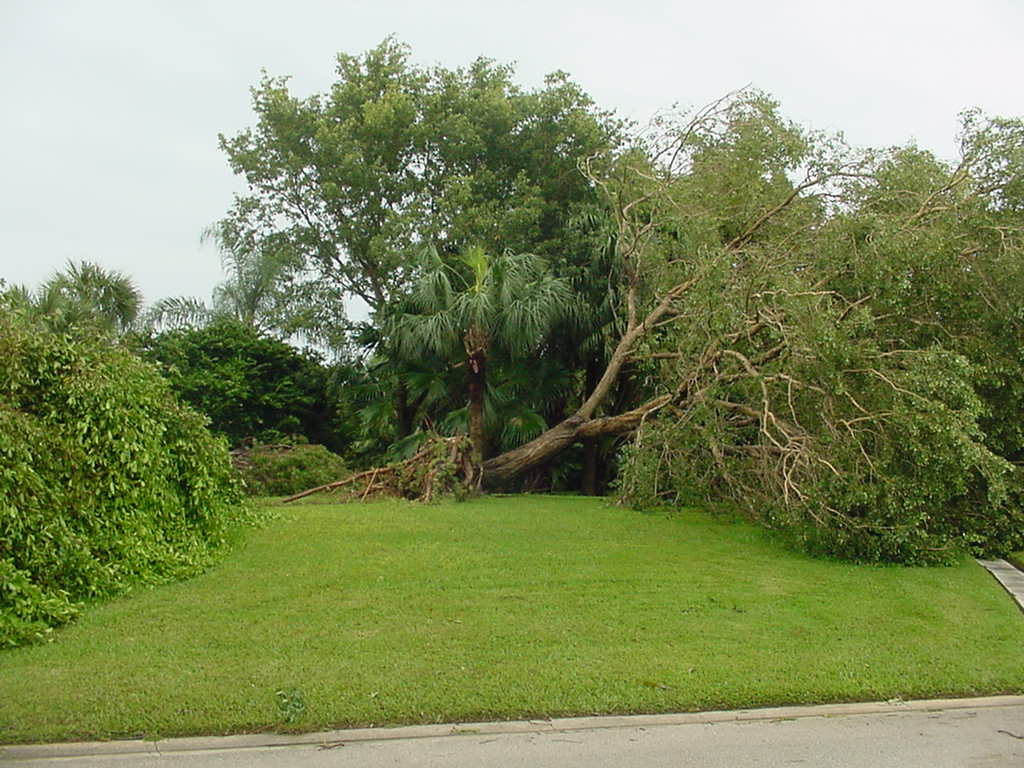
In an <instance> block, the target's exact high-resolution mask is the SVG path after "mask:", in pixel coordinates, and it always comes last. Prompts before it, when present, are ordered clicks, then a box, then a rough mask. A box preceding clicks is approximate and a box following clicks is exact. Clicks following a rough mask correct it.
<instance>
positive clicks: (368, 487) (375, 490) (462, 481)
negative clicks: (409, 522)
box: [281, 435, 481, 504]
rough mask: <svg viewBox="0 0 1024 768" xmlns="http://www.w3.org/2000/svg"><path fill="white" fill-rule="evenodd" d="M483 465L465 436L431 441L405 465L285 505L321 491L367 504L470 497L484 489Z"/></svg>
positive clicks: (328, 487)
mask: <svg viewBox="0 0 1024 768" xmlns="http://www.w3.org/2000/svg"><path fill="white" fill-rule="evenodd" d="M480 478H481V469H480V465H479V464H478V463H476V462H474V461H473V458H472V444H471V443H470V440H469V438H468V437H466V436H465V435H459V436H456V437H442V436H440V435H433V436H431V437H430V438H428V439H427V441H426V442H425V443H424V444H423V447H421V448H420V449H419V450H418V451H417V452H416V454H415V455H414V456H412V457H411V458H408V459H406V460H405V461H400V462H396V463H394V464H388V465H386V466H383V467H375V468H373V469H368V470H366V471H365V472H359V473H357V474H354V475H352V476H350V477H347V478H344V479H342V480H336V481H334V482H333V483H327V484H326V485H320V486H317V487H316V488H310V489H308V490H305V491H302V493H297V494H295V495H294V496H291V497H289V498H287V499H285V500H284V501H282V502H281V503H282V504H287V503H288V502H291V501H297V500H298V499H302V498H305V497H306V496H310V495H312V494H314V493H320V492H321V491H328V492H335V491H338V490H340V489H344V492H343V493H342V495H341V498H340V499H339V501H353V500H355V499H358V500H359V501H364V500H366V499H367V498H376V497H381V496H390V497H397V498H404V499H412V500H415V501H423V502H430V501H433V500H435V499H437V498H440V497H442V496H456V497H461V496H466V495H468V494H471V493H474V492H476V491H477V490H479V488H480Z"/></svg>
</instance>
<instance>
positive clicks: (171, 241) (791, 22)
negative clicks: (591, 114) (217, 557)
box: [0, 0, 1024, 302]
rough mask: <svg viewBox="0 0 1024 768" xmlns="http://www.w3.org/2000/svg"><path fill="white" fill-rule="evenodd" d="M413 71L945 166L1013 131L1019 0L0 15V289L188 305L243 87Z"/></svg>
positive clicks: (297, 0)
mask: <svg viewBox="0 0 1024 768" xmlns="http://www.w3.org/2000/svg"><path fill="white" fill-rule="evenodd" d="M389 34H394V35H396V36H397V37H398V38H399V39H400V40H403V41H404V42H407V43H409V44H410V45H411V46H412V50H413V59H414V60H415V61H416V62H417V63H419V64H423V65H431V64H436V63H440V64H444V65H446V66H458V65H462V64H467V63H468V62H470V61H471V60H472V59H474V58H476V57H477V56H480V55H485V56H488V57H490V58H493V59H497V60H498V61H503V62H516V63H517V73H518V80H519V82H520V83H521V84H522V85H524V86H527V87H534V86H538V85H540V84H541V82H542V78H543V76H544V74H545V73H547V72H550V71H552V70H556V69H562V70H566V71H568V72H569V73H570V75H571V76H572V77H573V79H574V80H576V82H578V83H579V84H580V85H581V86H582V87H583V88H584V89H585V90H586V91H587V92H589V93H590V94H591V95H592V96H593V97H594V98H595V99H596V101H597V102H598V104H600V105H601V106H602V107H605V108H608V109H614V110H616V111H617V112H619V114H621V115H623V116H627V117H632V118H634V119H639V120H645V119H646V118H648V117H650V116H651V115H652V114H653V113H655V112H656V111H658V110H659V109H663V108H666V107H668V106H670V105H672V104H673V103H676V102H678V103H680V104H681V105H701V104H704V103H706V102H708V101H711V100H712V99H714V98H716V97H718V96H721V95H723V94H724V93H726V92H728V91H731V90H734V89H736V88H739V87H742V86H744V85H747V84H752V85H754V86H756V87H758V88H760V89H762V90H765V91H768V92H769V93H771V94H773V95H774V96H775V97H776V98H777V99H778V100H779V101H781V103H782V108H783V113H784V114H786V115H787V116H788V117H790V118H791V119H794V120H796V121H798V122H800V123H803V124H806V125H808V126H810V127H814V128H821V129H828V130H842V131H844V132H845V134H846V136H847V138H848V139H849V140H850V141H851V142H853V143H855V144H859V145H871V146H890V145H894V144H905V143H907V142H909V141H914V142H916V143H917V144H918V145H919V146H921V147H924V148H926V149H930V150H932V151H934V152H936V153H937V154H939V155H940V156H942V157H944V158H947V159H949V158H952V157H953V156H954V152H955V143H954V136H955V133H956V129H957V113H958V112H959V111H960V110H962V109H964V108H966V107H974V106H977V107H981V108H982V109H983V110H985V111H986V112H989V113H992V114H1002V115H1014V116H1019V115H1022V114H1024V89H1022V87H1021V75H1022V73H1024V2H1020V0H973V2H964V0H958V1H957V2H950V1H949V0H885V1H884V2H883V1H880V0H857V2H849V1H848V0H846V1H843V2H833V1H832V0H774V1H773V2H758V1H757V0H730V1H729V2H722V3H712V2H707V0H675V1H674V2H667V1H666V2H654V1H652V0H630V1H628V2H624V1H623V0H618V1H617V2H606V1H605V0H589V1H587V2H581V1H578V0H544V1H543V2H540V1H537V0H520V2H515V3H513V2H507V0H506V1H505V2H490V1H489V0H476V2H470V1H469V0H464V1H456V0H422V1H421V2H414V1H412V0H408V1H406V0H335V1H334V2H329V1H328V0H288V1H287V2H284V1H281V2H268V1H267V0H244V1H242V0H224V1H222V2H220V1H218V0H204V1H203V2H191V1H190V0H175V1H174V2H158V1H157V0H124V1H123V2H107V1H104V0H64V1H59V0H50V1H48V0H0V71H2V72H3V77H2V79H0V105H2V106H0V109H2V111H0V211H2V214H0V277H3V278H6V279H7V280H8V282H13V283H24V284H26V285H28V286H29V287H34V286H36V285H37V284H38V283H39V282H41V281H42V280H43V279H45V278H46V277H48V276H49V275H50V274H52V273H53V271H54V270H56V269H57V268H60V267H61V266H63V264H64V263H65V262H66V261H67V260H68V259H74V260H88V261H94V262H97V263H99V264H101V265H103V266H105V267H107V268H111V269H119V270H122V271H124V272H126V273H128V274H129V275H131V276H132V277H133V278H134V279H135V281H136V283H137V284H138V285H139V287H140V288H141V289H142V291H143V293H144V294H145V297H146V300H147V301H150V302H151V301H154V300H156V299H158V298H161V297H164V296H176V295H194V296H200V297H204V298H205V297H208V296H209V293H210V289H211V288H212V286H213V285H214V283H216V282H217V281H218V280H220V279H221V278H222V273H221V271H220V262H219V257H218V255H217V253H216V252H215V251H214V249H213V248H212V247H210V246H201V245H200V242H199V238H200V234H201V232H202V230H203V228H204V227H205V226H207V225H209V224H211V223H212V222H214V221H215V220H216V219H218V218H219V217H220V216H221V215H223V213H224V212H225V211H226V210H227V208H228V205H229V203H230V200H231V196H232V194H233V192H235V191H240V189H241V187H240V185H239V182H238V181H237V180H236V179H235V178H234V177H233V176H232V174H231V171H230V169H229V168H228V166H227V163H226V162H225V159H224V157H223V155H222V154H221V153H220V151H219V150H218V148H217V134H218V133H225V134H233V133H235V132H237V131H239V130H240V129H242V128H244V127H245V126H247V125H250V124H251V123H252V122H253V120H252V113H251V110H250V107H249V87H250V86H252V85H254V84H255V83H256V82H257V81H258V79H259V77H260V70H261V69H263V68H265V69H266V70H267V71H268V72H270V73H271V74H275V75H291V76H292V77H293V79H292V86H293V89H294V91H295V92H296V93H297V94H299V95H307V94H309V93H312V92H315V91H323V90H326V89H327V88H328V87H329V85H330V83H331V82H332V80H333V76H334V55H335V54H336V53H337V52H338V51H345V52H348V53H361V52H363V51H365V50H366V49H368V48H371V47H373V46H375V45H377V44H378V43H379V42H380V41H381V40H382V39H383V38H384V37H385V36H387V35H389Z"/></svg>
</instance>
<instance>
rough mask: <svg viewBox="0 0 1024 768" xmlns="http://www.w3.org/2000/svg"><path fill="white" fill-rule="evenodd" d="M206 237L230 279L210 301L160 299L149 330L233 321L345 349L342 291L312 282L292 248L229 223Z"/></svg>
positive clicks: (212, 230)
mask: <svg viewBox="0 0 1024 768" xmlns="http://www.w3.org/2000/svg"><path fill="white" fill-rule="evenodd" d="M203 239H204V240H213V241H214V242H216V244H217V246H218V247H219V248H220V251H221V263H222V265H223V267H224V271H225V272H226V273H227V275H228V278H227V280H225V281H223V282H221V283H219V284H218V285H217V286H215V287H214V289H213V295H212V297H211V301H210V303H209V304H208V303H206V302H204V301H202V300H201V299H196V298H193V297H173V298H165V299H161V300H159V301H157V302H156V303H155V304H154V305H153V307H152V308H151V309H150V311H149V312H148V313H147V322H148V325H149V327H150V328H152V329H153V330H156V331H160V330H166V329H174V328H201V327H204V326H207V325H209V324H210V323H213V322H215V321H217V320H223V319H230V320H235V321H237V322H239V323H242V324H243V325H245V326H247V327H249V328H253V329H255V330H257V331H260V332H261V333H265V334H269V335H273V336H277V337H279V338H282V339H289V338H292V337H299V338H301V339H303V340H304V341H306V342H308V343H312V344H316V345H319V346H321V347H324V348H327V349H331V350H338V349H340V348H342V347H343V345H344V333H345V330H346V328H347V324H346V322H345V316H344V304H343V301H342V297H341V295H340V294H339V293H338V291H337V290H336V289H335V288H334V287H333V286H331V285H329V284H327V283H324V282H322V281H312V280H309V279H308V277H307V276H306V275H305V274H304V272H303V268H302V263H301V260H300V259H297V258H296V256H295V254H294V252H293V251H292V250H291V249H290V248H287V247H281V248H279V247H275V246H274V245H273V244H271V243H262V242H256V241H255V240H254V239H253V238H252V237H243V236H241V235H239V234H238V233H236V232H235V231H234V230H232V229H230V228H229V227H228V226H227V225H225V224H221V225H220V226H219V227H215V228H211V229H209V230H207V231H206V232H205V233H204V235H203Z"/></svg>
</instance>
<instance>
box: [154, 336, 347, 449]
mask: <svg viewBox="0 0 1024 768" xmlns="http://www.w3.org/2000/svg"><path fill="white" fill-rule="evenodd" d="M144 355H145V356H146V357H147V358H148V359H150V360H152V361H154V362H157V363H159V365H160V367H161V369H162V371H163V373H164V375H165V376H166V377H167V379H168V381H169V383H170V386H171V388H172V389H173V390H174V392H175V393H176V394H177V395H178V396H179V397H180V398H181V399H182V400H183V401H185V402H186V403H188V404H189V405H191V406H192V407H193V408H195V409H196V410H197V411H199V412H200V413H202V414H204V415H205V416H207V417H208V418H209V420H210V429H212V430H213V431H214V432H216V433H218V434H220V435H223V436H224V437H226V438H227V439H228V441H229V442H230V443H231V444H232V445H234V446H237V445H240V444H241V443H243V442H244V441H246V440H256V441H259V442H265V443H266V442H271V443H272V442H278V441H279V440H280V439H281V438H282V437H285V436H295V435H301V436H302V437H303V439H305V440H307V441H309V442H311V443H317V444H322V445H325V446H327V447H328V448H330V449H332V450H335V451H340V450H343V449H344V448H345V447H346V445H347V444H348V442H349V441H350V440H351V438H352V435H351V428H350V427H347V426H346V425H345V420H344V419H345V416H346V414H343V413H339V412H338V409H337V407H336V404H337V402H338V398H337V397H336V396H334V395H332V389H331V387H330V382H331V371H330V370H329V369H328V368H327V367H325V366H324V365H323V364H322V362H321V361H320V359H319V358H318V357H317V356H316V355H315V354H312V353H302V352H299V351H298V350H296V349H295V348H294V347H292V346H290V345H289V344H286V343H285V342H283V341H280V340H279V339H276V338H271V337H268V336H266V335H264V334H262V333H261V332H259V331H258V330H255V329H253V328H251V327H249V326H247V325H244V324H242V323H239V322H236V321H233V320H229V319H222V320H218V321H216V322H214V323H212V324H210V325H207V326H205V327H200V328H194V329H178V330H170V331H165V332H163V333H161V334H158V335H156V336H153V337H151V338H149V339H148V340H146V341H145V342H144ZM342 369H343V366H340V365H339V370H342Z"/></svg>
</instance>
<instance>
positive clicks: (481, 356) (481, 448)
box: [466, 349, 487, 464]
mask: <svg viewBox="0 0 1024 768" xmlns="http://www.w3.org/2000/svg"><path fill="white" fill-rule="evenodd" d="M466 377H467V384H468V387H469V439H470V442H471V443H472V444H473V458H474V460H475V461H476V462H477V463H478V464H480V463H482V462H483V460H484V458H485V457H486V451H487V433H486V432H485V430H484V389H485V387H486V385H487V354H486V353H485V352H484V351H483V350H482V349H477V350H475V351H474V352H473V353H472V354H471V355H470V356H469V359H467V360H466Z"/></svg>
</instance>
